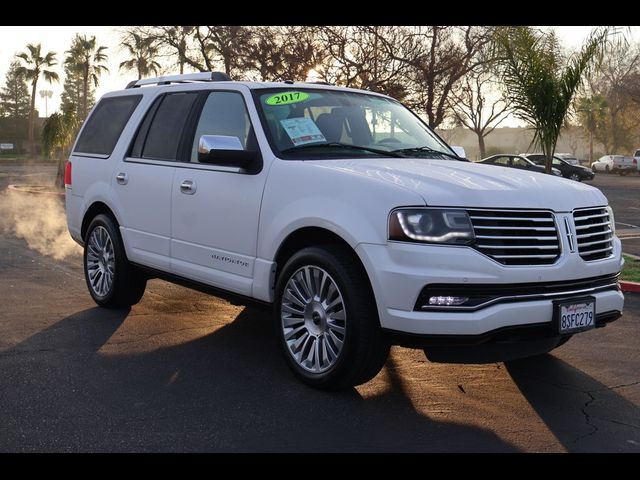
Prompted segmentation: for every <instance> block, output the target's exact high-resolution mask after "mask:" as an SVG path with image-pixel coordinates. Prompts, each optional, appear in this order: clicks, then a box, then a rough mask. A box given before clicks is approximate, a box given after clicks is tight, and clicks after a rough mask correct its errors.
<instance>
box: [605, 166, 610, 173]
mask: <svg viewBox="0 0 640 480" xmlns="http://www.w3.org/2000/svg"><path fill="white" fill-rule="evenodd" d="M609 172H610V168H609V165H605V167H604V173H609Z"/></svg>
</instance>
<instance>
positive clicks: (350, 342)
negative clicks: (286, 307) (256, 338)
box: [274, 245, 389, 390]
mask: <svg viewBox="0 0 640 480" xmlns="http://www.w3.org/2000/svg"><path fill="white" fill-rule="evenodd" d="M305 266H308V267H316V268H318V267H319V268H320V269H322V270H324V271H325V272H326V273H328V274H329V276H330V277H331V279H332V280H333V281H334V282H335V284H336V286H337V288H338V291H339V294H341V295H342V297H343V298H342V300H343V304H344V311H345V314H346V316H345V321H344V337H343V340H344V343H343V345H342V350H341V351H340V352H339V353H338V355H337V357H336V359H335V360H334V363H333V365H332V366H330V367H329V368H328V370H326V371H324V372H321V373H315V372H310V371H308V370H305V369H304V368H303V367H302V366H301V365H299V363H298V361H296V360H295V358H294V355H293V353H292V352H291V350H290V349H289V347H288V346H287V343H286V340H285V331H284V328H283V321H282V318H281V310H282V298H283V295H284V293H285V287H286V286H287V284H288V282H289V280H290V279H291V278H292V276H294V275H295V274H296V273H297V272H298V271H299V270H300V269H301V268H303V267H305ZM274 325H275V327H276V331H277V336H278V339H279V340H278V342H279V344H280V348H281V350H282V353H283V355H284V357H285V359H286V362H287V364H288V365H289V367H290V368H291V370H292V371H293V373H294V374H295V375H296V376H297V377H298V378H299V379H300V380H302V381H303V382H304V383H306V384H307V385H310V386H312V387H314V388H318V389H322V390H339V389H345V388H350V387H353V386H356V385H360V384H362V383H365V382H367V381H369V380H371V379H372V378H373V377H375V376H376V375H377V374H378V372H379V371H380V369H381V368H382V366H383V365H384V362H385V361H386V359H387V357H388V355H389V343H388V341H387V340H386V339H385V337H384V335H383V332H382V329H381V328H380V322H379V319H378V311H377V308H376V302H375V298H374V295H373V291H372V289H371V285H370V284H369V280H368V278H367V275H366V272H365V270H364V268H363V267H362V265H361V264H360V262H359V261H358V259H357V257H356V256H355V253H354V252H353V251H351V250H350V249H348V248H346V247H343V246H340V245H320V246H316V247H308V248H304V249H302V250H300V251H299V252H297V253H296V254H294V255H293V256H292V257H291V258H290V259H289V260H288V261H287V262H286V263H285V265H284V267H283V268H282V270H281V272H280V274H279V276H278V280H277V283H276V298H275V302H274ZM316 341H317V340H316ZM303 350H304V347H303Z"/></svg>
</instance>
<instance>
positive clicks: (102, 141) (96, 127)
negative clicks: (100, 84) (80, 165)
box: [74, 95, 142, 155]
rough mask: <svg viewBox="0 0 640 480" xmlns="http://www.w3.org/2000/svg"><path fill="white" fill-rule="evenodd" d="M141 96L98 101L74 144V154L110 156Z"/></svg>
mask: <svg viewBox="0 0 640 480" xmlns="http://www.w3.org/2000/svg"><path fill="white" fill-rule="evenodd" d="M141 98H142V95H127V96H126V97H111V98H104V99H102V100H100V103H98V105H97V106H96V108H95V109H94V110H93V113H92V114H91V116H90V117H89V119H88V120H87V124H86V125H85V127H84V129H83V130H82V134H81V135H80V138H79V139H78V142H77V143H76V148H75V150H74V152H77V153H94V154H98V155H111V152H113V149H114V148H115V146H116V143H118V139H119V138H120V134H121V133H122V130H124V127H125V125H126V124H127V121H129V117H131V114H132V113H133V111H134V110H135V108H136V106H137V105H138V102H140V99H141Z"/></svg>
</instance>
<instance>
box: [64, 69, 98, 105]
mask: <svg viewBox="0 0 640 480" xmlns="http://www.w3.org/2000/svg"><path fill="white" fill-rule="evenodd" d="M83 94H84V87H83V75H82V72H81V71H77V70H75V69H74V68H73V66H72V65H69V64H67V63H65V65H64V87H63V90H62V95H61V97H60V100H61V104H60V110H61V111H67V110H69V109H72V110H73V111H74V112H76V113H77V114H79V113H80V109H81V108H82V105H83V102H84V97H83ZM95 101H96V100H95V89H94V88H93V86H92V85H91V84H89V90H88V92H87V109H88V110H90V109H91V107H93V104H94V103H95Z"/></svg>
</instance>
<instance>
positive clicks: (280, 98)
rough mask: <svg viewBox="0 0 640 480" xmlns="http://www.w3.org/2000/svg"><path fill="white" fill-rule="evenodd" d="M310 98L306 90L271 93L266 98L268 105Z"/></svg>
mask: <svg viewBox="0 0 640 480" xmlns="http://www.w3.org/2000/svg"><path fill="white" fill-rule="evenodd" d="M308 98H309V94H308V93H305V92H283V93H277V94H275V95H271V96H270V97H269V98H267V99H266V100H265V103H266V104H267V105H289V104H290V103H298V102H304V101H305V100H306V99H308Z"/></svg>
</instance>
